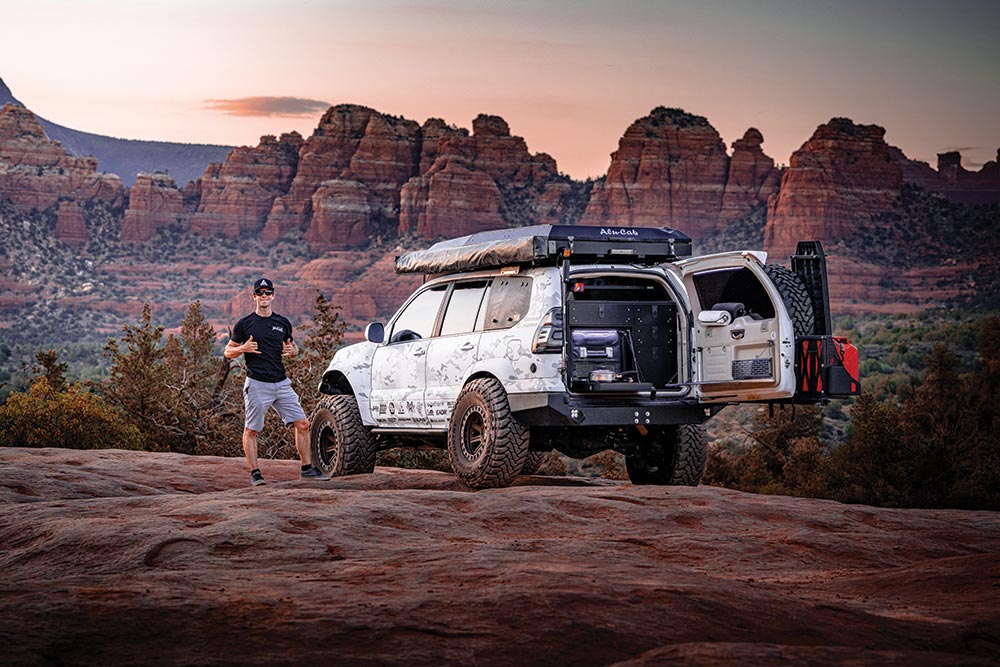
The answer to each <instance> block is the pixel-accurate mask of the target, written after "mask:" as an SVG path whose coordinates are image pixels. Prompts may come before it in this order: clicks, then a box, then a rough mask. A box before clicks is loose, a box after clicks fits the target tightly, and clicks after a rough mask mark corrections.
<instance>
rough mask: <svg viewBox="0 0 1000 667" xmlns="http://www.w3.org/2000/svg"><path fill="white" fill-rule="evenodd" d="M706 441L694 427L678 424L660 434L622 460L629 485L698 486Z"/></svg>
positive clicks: (700, 431)
mask: <svg viewBox="0 0 1000 667" xmlns="http://www.w3.org/2000/svg"><path fill="white" fill-rule="evenodd" d="M707 459H708V442H707V438H706V437H705V429H704V428H703V427H702V426H700V425H698V424H681V425H680V426H678V427H677V428H676V429H669V430H666V431H664V432H663V433H662V434H660V435H659V436H658V437H657V438H655V439H654V440H653V442H652V443H650V446H648V447H646V448H645V450H644V451H643V452H641V453H638V454H631V455H627V456H626V457H625V470H626V471H627V472H628V477H629V480H631V482H632V483H633V484H656V485H661V486H664V485H670V486H698V483H699V482H700V481H701V477H702V475H704V474H705V461H706V460H707Z"/></svg>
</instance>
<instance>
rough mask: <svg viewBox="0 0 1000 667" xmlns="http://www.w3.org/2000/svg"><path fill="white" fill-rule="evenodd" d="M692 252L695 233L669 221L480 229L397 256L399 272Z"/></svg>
mask: <svg viewBox="0 0 1000 667" xmlns="http://www.w3.org/2000/svg"><path fill="white" fill-rule="evenodd" d="M690 255H691V237H689V236H687V235H686V234H684V233H682V232H679V231H677V230H676V229H670V228H668V227H591V226H583V225H581V226H575V225H534V226H531V227H514V228H510V229H497V230H493V231H488V232H479V233H477V234H470V235H468V236H462V237H459V238H455V239H450V240H447V241H441V242H439V243H435V244H434V245H432V246H431V247H430V248H428V249H426V250H417V251H414V252H411V253H407V254H405V255H403V256H402V257H397V258H396V273H427V274H436V273H451V272H455V271H472V270H476V269H486V268H492V267H497V266H510V265H512V264H530V265H542V264H555V263H557V262H559V261H561V260H562V259H565V258H568V259H570V261H571V262H573V263H583V264H609V263H615V264H637V263H638V264H657V263H660V262H672V261H674V260H677V259H680V258H682V257H689V256H690Z"/></svg>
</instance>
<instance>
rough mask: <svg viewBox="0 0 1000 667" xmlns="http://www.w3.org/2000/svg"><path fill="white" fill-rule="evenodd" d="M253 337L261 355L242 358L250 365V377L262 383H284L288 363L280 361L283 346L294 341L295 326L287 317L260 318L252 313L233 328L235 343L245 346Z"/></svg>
mask: <svg viewBox="0 0 1000 667" xmlns="http://www.w3.org/2000/svg"><path fill="white" fill-rule="evenodd" d="M250 336H253V339H254V342H256V343H257V351H258V352H260V354H253V353H248V354H244V355H243V359H245V360H246V364H247V375H249V376H250V377H252V378H253V379H254V380H259V381H260V382H281V381H282V380H284V379H285V377H287V376H286V375H285V364H283V363H282V362H281V346H282V343H284V342H285V341H286V340H292V323H291V322H289V321H288V319H287V318H285V317H282V316H281V315H278V314H277V313H271V316H270V317H261V316H260V315H258V314H257V313H250V314H249V315H247V316H246V317H244V318H243V319H241V320H240V321H239V322H237V323H236V326H235V327H233V337H232V340H233V342H234V343H237V344H239V345H242V344H243V343H245V342H247V341H248V340H249V339H250Z"/></svg>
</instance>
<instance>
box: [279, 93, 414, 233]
mask: <svg viewBox="0 0 1000 667" xmlns="http://www.w3.org/2000/svg"><path fill="white" fill-rule="evenodd" d="M420 149H421V141H420V126H419V125H417V123H415V122H413V121H410V120H406V119H403V118H397V117H394V116H386V115H384V114H380V113H378V112H377V111H374V110H372V109H369V108H367V107H362V106H357V105H351V104H342V105H338V106H335V107H332V108H330V109H329V110H328V111H327V112H326V113H325V114H324V115H323V118H322V119H320V122H319V125H318V127H317V128H316V131H315V132H314V133H313V135H312V136H311V137H309V139H307V140H306V141H305V143H304V144H303V146H302V148H301V149H300V151H299V161H298V168H297V171H296V174H295V178H294V179H293V181H292V183H291V186H290V188H289V189H288V191H287V193H286V194H284V195H282V196H281V197H278V198H277V199H276V200H275V202H274V205H273V206H272V209H271V211H270V214H269V215H268V218H267V225H266V227H265V229H264V238H265V239H266V240H273V239H277V238H280V237H281V236H283V235H284V234H286V233H287V232H289V231H291V230H295V229H298V230H300V231H302V232H304V233H306V234H307V237H308V238H309V239H310V241H309V243H310V247H312V248H313V249H315V250H316V251H322V250H329V249H334V248H345V247H352V246H351V245H348V244H346V243H345V242H344V241H342V240H341V239H340V238H339V237H337V236H336V235H335V232H336V231H337V230H338V229H340V227H342V226H343V225H347V226H348V227H355V228H356V229H355V233H356V236H355V237H354V238H355V239H359V238H362V237H363V238H364V243H361V242H359V241H358V240H355V241H354V242H353V245H355V246H356V245H366V244H367V242H368V241H369V240H370V238H371V236H372V233H373V231H374V229H373V228H372V227H371V222H372V218H371V217H369V218H368V220H367V221H366V222H365V224H363V225H362V226H361V227H360V228H359V227H357V224H358V219H357V217H356V209H357V208H358V207H359V203H360V200H359V198H358V195H359V189H358V188H357V187H356V186H352V185H344V186H334V185H328V186H327V194H329V192H330V188H337V187H339V188H340V191H341V192H350V193H351V199H352V201H351V202H350V203H349V204H348V206H347V209H346V210H345V212H347V213H348V217H349V219H348V220H346V221H336V220H334V221H333V223H334V224H331V217H330V214H335V213H336V210H335V209H333V208H331V207H334V206H336V205H335V204H331V205H330V206H328V207H327V211H326V213H325V214H324V215H323V216H321V219H320V220H319V225H317V227H316V228H315V229H310V227H311V226H312V223H313V215H312V214H313V195H315V194H316V192H317V190H319V189H320V188H321V187H323V186H324V184H327V183H328V182H330V181H337V180H343V181H351V182H354V183H356V184H359V185H362V186H364V188H365V190H366V192H365V197H364V199H365V204H366V205H367V206H368V207H369V209H370V211H371V213H372V214H373V215H378V216H385V217H390V218H397V217H398V215H399V213H398V211H399V190H400V188H401V187H402V185H403V183H405V182H406V181H407V180H408V179H409V178H410V177H411V176H412V175H413V173H414V171H415V169H416V165H417V163H418V161H419V156H420ZM326 200H327V197H324V196H321V199H320V201H326ZM334 217H335V216H334Z"/></svg>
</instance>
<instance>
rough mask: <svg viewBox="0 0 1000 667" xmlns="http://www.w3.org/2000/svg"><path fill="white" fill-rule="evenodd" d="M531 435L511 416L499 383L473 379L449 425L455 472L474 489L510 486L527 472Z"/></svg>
mask: <svg viewBox="0 0 1000 667" xmlns="http://www.w3.org/2000/svg"><path fill="white" fill-rule="evenodd" d="M529 433H530V431H529V429H528V427H527V426H525V425H523V424H521V423H520V422H519V421H517V419H516V418H515V417H514V416H513V415H512V414H511V411H510V403H509V402H508V401H507V393H506V392H505V391H504V389H503V385H501V384H500V381H499V380H497V379H495V378H480V379H478V380H473V381H472V382H470V383H469V384H467V385H465V388H464V389H462V392H461V393H460V394H459V395H458V400H457V401H456V402H455V409H454V411H452V414H451V423H450V424H449V426H448V461H449V463H451V469H452V470H454V471H455V474H456V475H458V478H459V479H461V480H462V481H463V482H465V484H467V485H468V486H470V487H472V488H474V489H484V488H489V487H498V486H507V485H508V484H510V483H511V481H512V480H513V479H514V478H515V477H517V475H518V474H519V473H520V472H521V471H522V470H523V469H524V464H525V460H526V459H527V456H528V443H529Z"/></svg>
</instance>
